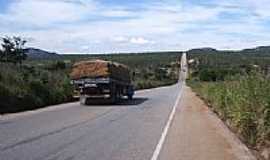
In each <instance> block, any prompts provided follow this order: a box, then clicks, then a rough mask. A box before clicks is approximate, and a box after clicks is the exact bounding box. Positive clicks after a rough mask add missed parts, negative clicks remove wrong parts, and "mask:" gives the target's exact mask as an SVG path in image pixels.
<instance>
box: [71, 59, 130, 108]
mask: <svg viewBox="0 0 270 160" xmlns="http://www.w3.org/2000/svg"><path fill="white" fill-rule="evenodd" d="M70 77H71V79H72V81H71V83H72V84H73V85H74V86H75V89H76V90H78V91H79V92H80V103H81V104H89V103H91V102H96V101H97V100H100V101H101V102H106V103H107V102H109V103H115V102H117V101H119V100H120V99H121V98H122V97H124V96H126V97H127V98H128V99H132V98H133V95H134V87H133V85H132V83H131V76H130V71H129V69H128V67H127V66H125V65H123V64H119V63H115V62H111V61H103V60H91V61H81V62H78V63H75V64H74V65H73V67H72V72H71V74H70Z"/></svg>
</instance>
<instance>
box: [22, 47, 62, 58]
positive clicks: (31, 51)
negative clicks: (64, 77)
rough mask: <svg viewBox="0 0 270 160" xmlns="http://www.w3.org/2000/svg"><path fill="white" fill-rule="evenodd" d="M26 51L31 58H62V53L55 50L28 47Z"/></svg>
mask: <svg viewBox="0 0 270 160" xmlns="http://www.w3.org/2000/svg"><path fill="white" fill-rule="evenodd" d="M25 52H26V54H27V56H28V58H29V59H37V60H38V59H60V58H61V55H59V54H57V53H55V52H48V51H44V50H41V49H37V48H27V49H25Z"/></svg>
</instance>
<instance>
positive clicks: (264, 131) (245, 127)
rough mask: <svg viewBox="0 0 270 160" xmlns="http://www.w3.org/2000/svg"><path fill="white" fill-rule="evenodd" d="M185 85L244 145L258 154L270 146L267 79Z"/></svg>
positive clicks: (260, 76)
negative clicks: (224, 122) (199, 97)
mask: <svg viewBox="0 0 270 160" xmlns="http://www.w3.org/2000/svg"><path fill="white" fill-rule="evenodd" d="M188 84H189V85H190V86H191V87H192V88H193V90H194V91H195V92H197V93H198V94H199V95H200V96H201V97H203V98H204V99H205V100H206V101H207V102H208V103H209V104H210V106H211V107H212V109H213V110H214V111H215V112H216V113H217V114H218V115H219V116H220V117H221V118H222V119H223V120H224V121H226V122H227V124H228V125H229V126H230V127H231V128H232V129H233V130H234V131H236V132H237V133H238V135H239V136H240V137H241V138H242V140H243V141H245V142H247V144H249V145H250V146H251V147H254V148H256V149H258V150H260V149H261V148H262V147H263V146H267V145H269V142H270V79H269V77H267V76H265V75H263V74H260V73H256V72H252V73H250V74H247V75H241V76H233V78H232V77H230V78H226V80H224V81H216V82H202V81H198V80H197V81H196V80H190V81H189V82H188Z"/></svg>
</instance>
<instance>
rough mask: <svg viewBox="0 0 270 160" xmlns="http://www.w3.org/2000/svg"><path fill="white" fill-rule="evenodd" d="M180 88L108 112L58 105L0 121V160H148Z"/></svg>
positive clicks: (144, 94)
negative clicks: (51, 108) (53, 108)
mask: <svg viewBox="0 0 270 160" xmlns="http://www.w3.org/2000/svg"><path fill="white" fill-rule="evenodd" d="M181 84H182V83H179V84H177V85H173V86H170V87H163V88H157V89H151V90H145V91H140V92H137V93H136V95H135V99H134V100H133V101H123V102H122V103H121V104H118V105H110V106H102V105H101V106H82V105H80V104H79V103H72V104H68V106H65V105H62V106H60V107H56V108H57V109H55V110H48V111H47V110H44V111H42V112H37V113H35V112H33V113H29V114H26V115H23V116H14V117H10V118H6V119H2V120H1V121H0V139H1V141H0V147H1V153H0V157H1V158H0V159H1V160H18V159H19V160H53V159H60V160H71V159H79V160H83V159H85V160H92V159H93V160H114V159H117V160H121V159H123V160H129V159H132V160H133V159H136V160H147V159H151V156H152V154H153V152H154V150H155V147H156V145H157V143H158V141H159V139H160V136H161V133H162V130H163V128H164V126H165V124H166V122H167V120H168V117H169V114H170V112H171V110H172V108H173V106H174V103H175V101H176V98H177V95H178V93H179V91H180V88H181Z"/></svg>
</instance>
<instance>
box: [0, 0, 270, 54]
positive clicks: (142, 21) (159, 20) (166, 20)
mask: <svg viewBox="0 0 270 160" xmlns="http://www.w3.org/2000/svg"><path fill="white" fill-rule="evenodd" d="M268 2H269V0H0V36H1V37H3V36H21V37H23V38H25V39H26V40H27V41H28V43H27V46H28V47H37V48H41V49H45V50H48V51H56V52H58V53H62V54H65V53H118V52H142V51H167V50H170V51H174V50H182V51H185V50H188V49H191V48H201V47H213V48H217V49H243V48H252V47H255V46H262V45H270V34H269V33H270V5H268V4H269V3H268Z"/></svg>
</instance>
